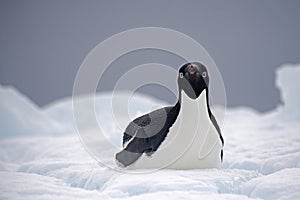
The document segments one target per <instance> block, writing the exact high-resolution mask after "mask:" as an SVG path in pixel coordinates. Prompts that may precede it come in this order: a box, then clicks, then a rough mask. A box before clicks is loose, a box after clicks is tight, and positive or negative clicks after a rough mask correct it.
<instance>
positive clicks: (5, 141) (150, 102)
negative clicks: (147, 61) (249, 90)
mask: <svg viewBox="0 0 300 200" xmlns="http://www.w3.org/2000/svg"><path fill="white" fill-rule="evenodd" d="M299 77H300V67H298V66H285V67H282V68H280V69H279V70H278V71H277V80H276V84H277V86H278V87H279V89H280V91H281V94H282V102H283V105H281V106H279V107H278V108H277V109H276V110H273V111H271V112H269V113H264V114H260V113H257V112H256V111H254V110H251V109H249V108H235V109H230V110H227V112H226V118H225V122H224V125H223V128H222V130H223V136H224V138H225V147H224V162H223V163H222V166H221V169H206V170H159V171H155V172H151V173H149V172H148V173H143V171H138V170H137V171H129V172H127V173H124V172H117V171H114V170H112V169H109V168H107V167H105V166H103V165H102V164H100V163H97V161H96V160H94V159H93V158H92V157H91V156H90V155H89V153H88V152H87V151H86V150H85V148H84V147H83V145H82V144H81V142H80V138H79V137H78V135H77V133H76V131H75V128H74V126H73V114H72V103H71V99H63V100H61V101H58V102H55V103H53V104H51V105H49V106H47V107H45V108H39V107H37V106H36V105H35V104H34V103H32V102H31V101H30V100H29V99H28V98H26V97H25V96H24V95H22V94H20V93H19V92H18V91H17V90H15V89H14V88H10V87H6V86H0V99H1V100H0V199H1V200H2V199H3V200H4V199H42V200H43V199H63V200H65V199H89V200H92V199H97V200H98V199H132V200H134V199H149V200H150V199H151V200H152V199H220V200H221V199H222V200H223V199H272V200H274V199H300V192H299V191H300V189H299V188H300V179H299V177H300V110H299V106H298V104H299V102H300V97H299V95H298V91H300V79H299ZM117 95H118V99H119V100H122V99H124V96H125V95H124V93H119V94H117ZM86 98H88V97H78V98H77V99H79V100H80V101H82V113H83V114H84V109H85V106H84V105H85V99H86ZM129 103H130V107H129V114H130V118H131V119H132V118H134V117H135V116H138V115H140V114H142V113H145V112H147V111H150V110H153V108H154V107H157V105H165V103H164V102H160V101H158V100H156V99H153V98H149V97H147V96H143V95H135V97H134V98H133V99H131V102H129ZM110 105H111V96H110V94H108V93H106V94H98V95H97V96H96V116H97V118H98V119H99V120H100V121H101V122H104V126H103V129H104V130H105V132H106V133H108V135H105V136H106V137H107V139H109V140H110V141H111V142H112V143H113V144H114V145H115V146H116V147H117V148H118V147H120V146H121V137H122V132H121V130H120V128H119V127H117V126H116V125H115V124H114V120H113V117H112V116H111V113H112V112H111V109H110ZM121 106H122V105H121ZM214 111H215V113H217V112H218V108H215V109H214ZM126 120H127V121H128V120H130V119H127V118H126V117H124V121H125V122H126V123H127V121H126ZM126 123H125V124H126ZM85 125H86V127H87V129H86V130H87V131H89V132H93V131H96V130H93V129H91V128H90V125H89V120H88V119H87V120H86V124H85ZM122 126H123V125H121V129H122V128H123V127H122ZM100 147H101V143H99V148H100ZM102 148H104V147H103V145H102ZM100 149H101V148H100ZM105 150H106V151H107V152H110V151H113V150H110V149H105ZM111 153H113V152H111ZM109 155H110V154H109V153H108V154H107V158H106V159H107V160H109V161H111V162H113V159H114V158H111V157H109Z"/></svg>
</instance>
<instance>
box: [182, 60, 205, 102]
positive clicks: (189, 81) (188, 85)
mask: <svg viewBox="0 0 300 200" xmlns="http://www.w3.org/2000/svg"><path fill="white" fill-rule="evenodd" d="M208 83H209V77H208V72H207V69H206V67H205V66H204V65H202V64H201V63H199V62H191V63H186V64H184V65H183V66H182V67H181V68H180V69H179V72H178V86H179V92H181V91H182V90H183V91H184V92H185V93H186V94H187V95H188V97H190V98H191V99H197V98H198V97H199V96H200V94H201V93H202V91H203V90H205V89H207V88H208Z"/></svg>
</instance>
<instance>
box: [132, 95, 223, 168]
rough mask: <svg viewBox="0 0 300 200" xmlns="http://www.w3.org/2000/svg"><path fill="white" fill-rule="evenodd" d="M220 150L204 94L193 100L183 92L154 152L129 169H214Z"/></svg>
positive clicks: (218, 162) (219, 161)
mask: <svg viewBox="0 0 300 200" xmlns="http://www.w3.org/2000/svg"><path fill="white" fill-rule="evenodd" d="M221 148H222V144H221V141H220V139H219V135H218V132H217V131H216V129H215V127H214V126H213V124H212V123H211V120H210V118H209V116H208V111H207V106H206V91H203V92H202V93H201V95H200V96H199V97H198V98H197V99H196V100H192V99H190V98H189V97H188V96H187V95H186V94H185V93H184V92H182V97H181V109H180V112H179V115H178V118H177V120H176V121H175V123H174V124H173V126H172V127H171V128H170V131H169V133H168V135H167V137H166V139H165V140H164V141H163V143H162V144H161V146H160V147H159V148H158V150H157V151H156V152H155V153H154V154H153V155H152V156H151V157H147V156H144V155H143V156H142V157H141V158H140V159H139V160H137V161H136V163H134V164H133V165H132V166H131V167H130V168H172V169H198V168H217V167H219V165H220V163H221V159H220V151H221Z"/></svg>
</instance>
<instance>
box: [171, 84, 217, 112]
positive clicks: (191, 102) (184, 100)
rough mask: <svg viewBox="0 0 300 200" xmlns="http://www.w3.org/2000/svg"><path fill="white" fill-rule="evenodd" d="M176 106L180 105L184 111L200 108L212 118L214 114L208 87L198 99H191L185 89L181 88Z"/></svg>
mask: <svg viewBox="0 0 300 200" xmlns="http://www.w3.org/2000/svg"><path fill="white" fill-rule="evenodd" d="M176 106H180V110H181V111H182V112H186V113H188V112H191V111H194V110H195V111H197V110H198V109H200V110H201V111H205V113H207V114H208V116H209V118H211V115H212V113H211V110H210V107H209V94H208V88H205V89H204V90H203V91H202V92H201V94H200V95H199V96H198V97H197V98H196V99H191V98H190V97H188V96H187V94H186V93H185V92H184V91H183V90H181V91H180V92H179V98H178V102H177V104H176Z"/></svg>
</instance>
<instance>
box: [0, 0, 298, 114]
mask: <svg viewBox="0 0 300 200" xmlns="http://www.w3.org/2000/svg"><path fill="white" fill-rule="evenodd" d="M299 10H300V1H297V0H294V1H292V0H288V1H276V0H268V1H267V0H265V1H261V0H256V1H240V0H236V1H229V0H227V1H212V0H209V1H39V0H36V1H31V0H28V1H15V0H2V1H0V30H1V31H0V83H1V84H3V85H13V86H15V87H16V88H18V89H19V90H21V91H22V92H23V93H25V94H26V95H27V96H29V97H30V98H31V99H32V100H34V101H35V102H36V103H37V104H38V105H45V104H47V103H49V102H51V101H53V100H56V99H59V98H62V97H66V96H70V95H71V94H72V87H73V82H74V78H75V75H76V72H77V70H78V68H79V66H80V64H81V62H82V61H83V59H84V58H85V56H86V55H87V54H88V53H89V52H90V51H91V50H92V49H93V48H94V47H95V46H96V45H97V44H98V43H100V42H101V41H103V40H105V39H106V38H108V37H110V36H111V35H113V34H116V33H118V32H121V31H124V30H127V29H131V28H136V27H144V26H157V27H165V28H171V29H174V30H177V31H180V32H183V33H185V34H187V35H189V36H190V37H192V38H194V39H195V40H197V41H198V42H199V43H200V44H202V45H203V46H204V47H205V48H206V50H207V51H208V53H209V54H210V55H211V56H212V58H213V59H214V61H215V62H216V64H217V66H218V67H219V70H220V72H221V74H222V76H223V79H224V83H225V87H226V93H227V103H228V105H229V106H251V107H253V108H255V109H257V110H259V111H267V110H270V109H272V108H274V107H276V106H277V105H278V104H279V103H280V96H279V91H278V90H277V88H276V87H275V85H274V79H275V73H274V70H275V69H276V68H277V67H279V66H280V65H282V64H284V63H299V62H300V39H299V35H300V21H299V19H300V12H299ZM148 62H158V63H162V64H167V65H170V66H173V67H175V68H178V67H179V65H181V64H183V61H182V60H181V59H180V58H178V57H176V56H174V55H172V54H168V53H166V52H161V51H157V50H144V51H138V52H131V53H130V54H127V55H125V56H122V57H121V58H120V59H118V60H116V61H115V62H114V63H113V64H112V65H111V67H110V68H109V70H108V71H107V73H106V76H105V77H104V79H103V80H102V81H101V82H100V84H99V90H101V91H102V90H110V89H112V88H113V86H114V84H115V82H116V81H117V80H118V78H119V77H120V76H121V75H122V74H123V73H125V72H126V71H128V70H129V69H130V68H131V67H134V66H136V65H139V64H144V63H148ZM141 91H142V92H147V93H150V94H152V95H153V96H156V97H161V98H162V99H165V100H168V101H169V102H171V103H173V102H174V101H175V97H174V96H173V95H172V94H171V93H170V92H167V91H166V89H164V88H159V87H158V86H152V87H151V86H145V87H144V88H142V89H141Z"/></svg>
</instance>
